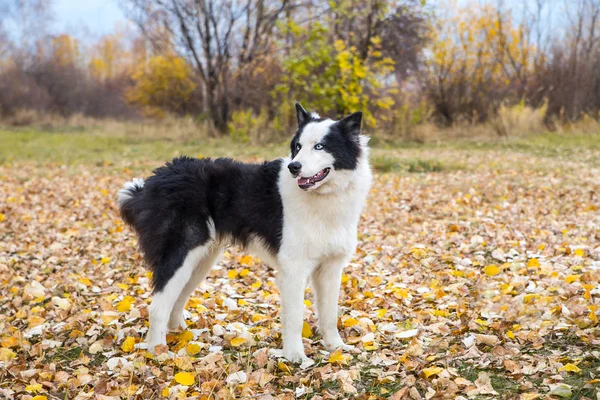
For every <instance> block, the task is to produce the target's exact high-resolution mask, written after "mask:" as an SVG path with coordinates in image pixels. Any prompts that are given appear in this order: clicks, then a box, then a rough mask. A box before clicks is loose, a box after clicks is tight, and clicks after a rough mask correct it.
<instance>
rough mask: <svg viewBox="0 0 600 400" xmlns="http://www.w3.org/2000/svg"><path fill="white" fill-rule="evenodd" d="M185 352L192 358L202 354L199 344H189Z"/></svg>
mask: <svg viewBox="0 0 600 400" xmlns="http://www.w3.org/2000/svg"><path fill="white" fill-rule="evenodd" d="M185 351H186V352H187V353H188V355H190V356H193V355H196V354H198V353H200V345H199V344H197V343H188V345H187V346H185Z"/></svg>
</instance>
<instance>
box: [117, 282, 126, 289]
mask: <svg viewBox="0 0 600 400" xmlns="http://www.w3.org/2000/svg"><path fill="white" fill-rule="evenodd" d="M115 286H116V287H118V288H119V289H123V290H127V289H129V285H126V284H124V283H116V284H115Z"/></svg>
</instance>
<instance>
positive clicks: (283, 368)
mask: <svg viewBox="0 0 600 400" xmlns="http://www.w3.org/2000/svg"><path fill="white" fill-rule="evenodd" d="M277 367H278V368H279V370H280V371H281V372H285V373H286V374H290V375H291V374H292V371H293V369H292V368H291V367H290V366H288V365H287V364H286V363H284V362H283V361H279V362H278V363H277Z"/></svg>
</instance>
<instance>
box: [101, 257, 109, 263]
mask: <svg viewBox="0 0 600 400" xmlns="http://www.w3.org/2000/svg"><path fill="white" fill-rule="evenodd" d="M100 262H101V263H102V264H108V263H109V262H110V258H109V257H102V258H101V259H100Z"/></svg>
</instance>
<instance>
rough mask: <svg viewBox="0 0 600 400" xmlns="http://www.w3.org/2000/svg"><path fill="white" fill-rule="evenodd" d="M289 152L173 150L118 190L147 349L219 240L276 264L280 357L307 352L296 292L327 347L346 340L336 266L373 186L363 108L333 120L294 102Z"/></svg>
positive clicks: (351, 246)
mask: <svg viewBox="0 0 600 400" xmlns="http://www.w3.org/2000/svg"><path fill="white" fill-rule="evenodd" d="M296 110H297V117H298V131H297V132H296V134H295V136H294V138H293V139H292V142H291V155H290V156H289V157H287V158H283V159H278V160H275V161H271V162H265V163H264V164H262V165H260V164H244V163H241V162H237V161H233V160H231V159H227V158H217V159H214V160H211V159H195V158H188V157H179V158H176V159H174V160H173V161H172V162H170V163H167V164H166V165H165V166H164V167H161V168H158V169H156V170H155V171H154V175H152V176H151V177H149V178H148V179H146V180H145V181H144V180H141V179H134V180H133V181H131V182H128V183H126V184H125V186H124V187H123V189H121V190H120V191H119V198H118V202H119V208H120V210H121V215H122V217H123V219H124V220H125V222H127V223H128V224H129V225H131V226H133V228H134V229H135V231H136V232H137V234H138V237H139V244H140V249H141V251H142V252H143V254H144V258H145V260H146V262H147V264H149V266H150V267H151V269H152V271H153V284H154V297H153V300H152V304H151V305H150V308H149V315H150V331H149V333H148V346H149V349H150V350H151V351H153V350H154V348H155V346H156V345H158V344H165V343H166V333H167V331H168V330H169V329H177V328H179V327H184V328H185V327H186V324H185V321H184V319H183V309H184V307H185V304H186V302H187V300H188V297H189V296H190V295H191V294H192V293H193V292H194V290H195V289H196V287H197V286H198V285H199V284H200V282H201V281H202V280H203V279H204V277H206V275H207V274H208V272H209V270H210V269H211V267H212V266H213V265H214V264H215V262H216V261H217V258H218V257H219V255H220V254H221V253H222V252H223V250H224V247H226V246H227V245H229V244H239V245H241V246H243V247H244V248H245V249H247V250H248V251H250V252H252V253H254V254H256V255H257V256H258V257H260V259H261V260H264V261H265V262H266V263H268V264H270V265H271V266H272V267H275V268H276V270H277V285H278V287H279V290H280V292H281V305H282V311H281V322H282V335H283V355H284V357H285V358H287V359H288V360H290V361H302V360H304V359H306V356H305V354H304V346H303V344H302V324H303V314H304V313H303V310H304V290H305V288H306V286H307V284H308V281H309V280H310V281H311V282H312V284H311V287H312V290H313V291H314V293H315V295H316V306H317V315H318V319H319V330H320V332H321V333H322V335H323V340H324V343H325V347H326V348H327V349H328V350H334V349H336V348H338V347H340V346H344V343H343V342H342V339H341V337H340V335H339V333H338V330H337V303H338V297H339V289H340V281H341V277H342V269H343V268H344V267H345V266H346V264H347V263H348V262H349V261H350V258H351V257H352V255H353V253H354V251H355V248H356V232H357V224H358V219H359V217H360V213H361V210H362V208H363V205H364V203H365V200H366V197H367V194H368V192H369V187H370V186H371V180H372V175H371V170H370V167H369V160H368V157H369V148H368V146H367V142H368V138H367V137H365V136H362V135H361V134H360V125H361V119H362V113H361V112H357V113H354V114H352V115H350V116H347V117H345V118H343V119H341V120H339V121H333V120H331V119H322V118H320V117H319V115H317V114H315V113H312V114H309V113H308V112H306V110H304V108H302V106H301V105H300V104H296Z"/></svg>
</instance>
